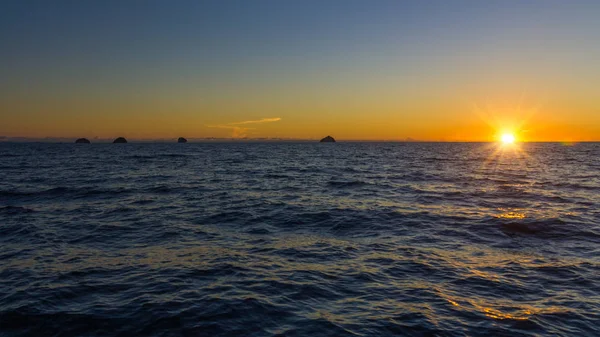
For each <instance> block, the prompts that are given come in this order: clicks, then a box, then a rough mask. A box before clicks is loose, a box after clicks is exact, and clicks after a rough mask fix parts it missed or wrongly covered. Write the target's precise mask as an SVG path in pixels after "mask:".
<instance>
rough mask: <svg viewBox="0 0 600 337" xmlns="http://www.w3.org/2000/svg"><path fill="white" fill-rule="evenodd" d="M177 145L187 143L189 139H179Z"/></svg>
mask: <svg viewBox="0 0 600 337" xmlns="http://www.w3.org/2000/svg"><path fill="white" fill-rule="evenodd" d="M177 143H187V139H185V138H183V137H179V139H177Z"/></svg>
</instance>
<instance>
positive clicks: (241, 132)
mask: <svg viewBox="0 0 600 337" xmlns="http://www.w3.org/2000/svg"><path fill="white" fill-rule="evenodd" d="M280 120H281V118H280V117H274V118H263V119H258V120H254V121H242V122H235V123H229V124H219V125H207V126H206V127H208V128H219V129H231V131H232V135H231V137H233V138H243V137H246V136H247V132H248V130H253V129H255V128H247V127H241V126H238V125H246V124H261V123H272V122H279V121H280Z"/></svg>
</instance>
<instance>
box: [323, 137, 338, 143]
mask: <svg viewBox="0 0 600 337" xmlns="http://www.w3.org/2000/svg"><path fill="white" fill-rule="evenodd" d="M320 142H321V143H335V139H333V137H331V136H327V137H325V138H323V139H321V141H320Z"/></svg>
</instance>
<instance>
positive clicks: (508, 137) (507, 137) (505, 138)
mask: <svg viewBox="0 0 600 337" xmlns="http://www.w3.org/2000/svg"><path fill="white" fill-rule="evenodd" d="M500 140H501V141H502V143H504V144H512V143H514V142H515V136H514V135H513V134H512V133H505V134H503V135H502V137H501V138H500Z"/></svg>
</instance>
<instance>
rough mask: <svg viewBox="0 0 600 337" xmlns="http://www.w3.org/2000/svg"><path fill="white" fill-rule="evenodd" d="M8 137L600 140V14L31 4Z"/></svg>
mask: <svg viewBox="0 0 600 337" xmlns="http://www.w3.org/2000/svg"><path fill="white" fill-rule="evenodd" d="M0 46H2V48H0V136H7V137H16V136H26V137H47V136H48V137H88V138H94V137H100V138H112V137H116V136H126V137H130V138H173V137H178V136H185V137H189V138H195V137H232V136H233V137H245V136H247V137H291V138H321V137H323V136H325V135H328V134H331V135H333V136H334V137H336V138H338V139H365V140H366V139H385V140H402V139H406V138H408V137H410V138H414V139H420V140H466V141H470V140H493V139H495V138H497V136H498V134H499V133H502V132H514V133H515V134H516V135H517V137H518V138H519V139H521V140H543V141H548V140H555V141H581V140H600V1H597V0H593V1H553V0H539V1H534V0H519V1H511V0H506V1H450V0H447V1H375V0H374V1H354V0H343V1H342V0H340V1H334V0H319V1H309V0H303V1H291V0H289V1H287V0H273V1H260V0H252V1H250V0H240V1H229V0H219V1H199V0H197V1H196V0H189V1H187V0H186V1H155V0H131V1H122V0H119V1H112V0H102V1H77V0H72V1H60V0H57V1H46V0H40V1H34V0H17V1H13V0H8V1H3V2H2V8H1V11H0Z"/></svg>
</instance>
